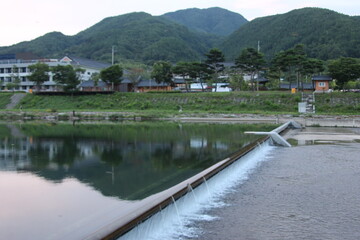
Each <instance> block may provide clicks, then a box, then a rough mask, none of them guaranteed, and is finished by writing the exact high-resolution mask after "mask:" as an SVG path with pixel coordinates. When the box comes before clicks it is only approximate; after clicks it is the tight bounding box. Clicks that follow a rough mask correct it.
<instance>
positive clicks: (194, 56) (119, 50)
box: [0, 12, 218, 63]
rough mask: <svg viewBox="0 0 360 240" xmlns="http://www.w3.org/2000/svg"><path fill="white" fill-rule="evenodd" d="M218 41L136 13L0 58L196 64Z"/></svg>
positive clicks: (59, 35) (54, 36) (24, 45)
mask: <svg viewBox="0 0 360 240" xmlns="http://www.w3.org/2000/svg"><path fill="white" fill-rule="evenodd" d="M217 39H218V38H217V37H214V36H210V37H209V35H208V34H199V33H194V32H192V31H190V30H189V29H188V28H186V27H185V26H183V25H180V24H177V23H174V22H172V21H169V20H166V19H165V18H163V17H155V16H151V15H150V14H147V13H143V12H138V13H130V14H124V15H120V16H116V17H109V18H106V19H104V20H102V21H101V22H99V23H97V24H95V25H94V26H92V27H90V28H88V29H86V30H84V31H82V32H80V33H78V34H77V35H75V36H65V35H63V34H62V33H58V32H53V33H49V34H46V35H44V36H42V37H39V38H37V39H35V40H33V41H29V42H22V43H19V44H16V45H13V46H10V47H2V48H0V54H3V53H13V52H19V51H32V52H34V53H35V54H37V55H40V56H44V57H59V56H61V55H65V54H71V55H77V56H79V57H86V58H90V59H96V60H102V61H108V62H109V61H110V59H111V49H112V47H113V46H115V49H116V54H115V56H116V57H117V58H118V59H117V60H120V59H131V60H136V61H142V62H148V63H151V62H153V61H157V60H168V61H172V62H177V61H180V60H184V61H185V60H199V59H201V58H202V57H203V55H204V53H205V52H207V51H208V49H209V48H210V47H211V46H212V45H213V42H214V41H216V40H217Z"/></svg>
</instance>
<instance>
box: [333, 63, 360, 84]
mask: <svg viewBox="0 0 360 240" xmlns="http://www.w3.org/2000/svg"><path fill="white" fill-rule="evenodd" d="M328 67H329V73H330V75H331V76H332V77H333V78H334V79H335V80H336V84H337V86H338V87H339V88H340V89H344V85H345V84H346V83H347V82H349V81H351V80H356V79H357V78H359V77H360V63H359V61H358V60H357V59H355V58H344V57H342V58H339V59H337V60H334V61H332V62H330V63H329V65H328Z"/></svg>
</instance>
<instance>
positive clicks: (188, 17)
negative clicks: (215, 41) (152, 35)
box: [162, 7, 248, 36]
mask: <svg viewBox="0 0 360 240" xmlns="http://www.w3.org/2000/svg"><path fill="white" fill-rule="evenodd" d="M162 16H163V17H165V18H167V19H170V20H172V21H174V22H176V23H179V24H182V25H184V26H186V27H188V28H189V29H193V30H196V31H199V32H203V33H209V34H215V35H219V36H228V35H230V34H231V33H233V32H234V31H235V30H237V29H238V28H239V27H240V26H242V25H243V24H245V23H247V22H248V21H247V20H246V19H245V18H244V17H243V16H242V15H240V14H238V13H234V12H231V11H228V10H226V9H222V8H219V7H214V8H208V9H198V8H191V9H185V10H179V11H176V12H170V13H166V14H164V15H162Z"/></svg>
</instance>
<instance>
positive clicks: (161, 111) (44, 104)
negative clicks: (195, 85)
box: [0, 92, 360, 117]
mask: <svg viewBox="0 0 360 240" xmlns="http://www.w3.org/2000/svg"><path fill="white" fill-rule="evenodd" d="M5 96H7V97H8V98H9V96H11V94H10V95H8V94H0V97H1V98H3V97H5ZM1 98H0V99H1ZM315 98H316V103H315V106H316V114H352V115H354V114H359V113H360V94H359V93H341V92H336V93H324V94H316V97H315ZM300 101H301V93H296V94H291V93H289V92H229V93H212V92H201V93H177V92H162V93H159V92H152V93H114V94H110V95H100V94H97V95H81V96H46V95H33V94H28V95H27V96H26V97H25V98H23V99H22V100H21V101H20V103H19V104H18V105H17V106H16V107H15V111H16V109H17V110H18V111H20V110H21V111H28V112H30V111H45V112H60V111H92V112H102V111H114V112H130V113H131V112H132V113H142V114H144V115H149V116H153V117H154V116H158V117H159V116H164V115H167V114H171V115H174V114H176V115H177V114H200V115H203V114H221V113H224V114H236V113H254V114H298V103H299V102H300Z"/></svg>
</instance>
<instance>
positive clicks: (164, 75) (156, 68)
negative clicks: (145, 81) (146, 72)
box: [151, 61, 174, 85]
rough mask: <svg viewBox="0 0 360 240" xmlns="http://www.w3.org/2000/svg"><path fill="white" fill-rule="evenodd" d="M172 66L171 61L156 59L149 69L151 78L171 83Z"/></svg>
mask: <svg viewBox="0 0 360 240" xmlns="http://www.w3.org/2000/svg"><path fill="white" fill-rule="evenodd" d="M172 74H173V73H172V66H171V63H169V62H166V61H158V62H155V63H154V65H153V69H152V71H151V78H153V79H155V81H156V82H157V83H168V84H170V85H173V84H174V83H173V81H172V77H173V76H172Z"/></svg>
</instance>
